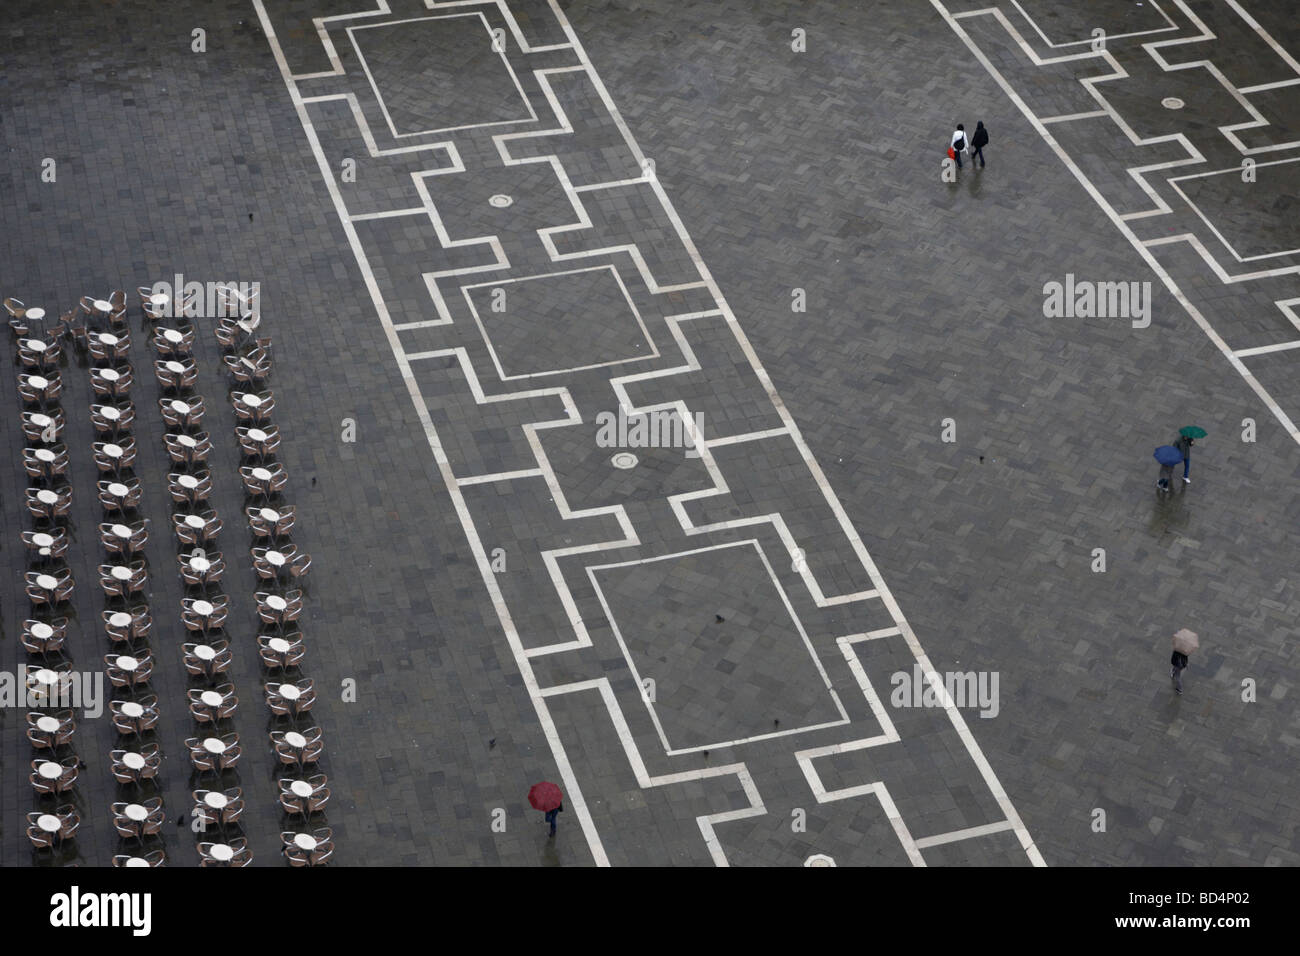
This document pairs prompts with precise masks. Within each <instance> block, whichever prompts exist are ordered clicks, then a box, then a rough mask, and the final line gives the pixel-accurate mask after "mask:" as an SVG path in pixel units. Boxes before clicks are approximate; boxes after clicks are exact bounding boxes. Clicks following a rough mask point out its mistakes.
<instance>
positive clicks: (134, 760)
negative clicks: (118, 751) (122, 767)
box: [122, 751, 144, 770]
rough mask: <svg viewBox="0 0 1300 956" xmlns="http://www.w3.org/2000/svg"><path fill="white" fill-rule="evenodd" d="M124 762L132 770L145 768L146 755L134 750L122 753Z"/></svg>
mask: <svg viewBox="0 0 1300 956" xmlns="http://www.w3.org/2000/svg"><path fill="white" fill-rule="evenodd" d="M122 763H124V764H126V765H127V767H128V768H130V769H131V770H143V769H144V756H143V755H142V754H138V753H135V752H134V751H132V752H131V753H125V754H122Z"/></svg>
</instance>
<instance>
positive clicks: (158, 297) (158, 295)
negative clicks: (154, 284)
mask: <svg viewBox="0 0 1300 956" xmlns="http://www.w3.org/2000/svg"><path fill="white" fill-rule="evenodd" d="M170 301H171V299H170V298H169V297H168V295H167V293H166V292H155V293H154V294H153V295H151V296H149V304H150V305H166V304H167V303H168V302H170Z"/></svg>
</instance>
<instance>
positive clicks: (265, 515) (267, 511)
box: [257, 508, 280, 521]
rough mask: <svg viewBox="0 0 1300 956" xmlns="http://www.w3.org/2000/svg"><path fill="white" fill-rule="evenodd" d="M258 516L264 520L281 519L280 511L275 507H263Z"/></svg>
mask: <svg viewBox="0 0 1300 956" xmlns="http://www.w3.org/2000/svg"><path fill="white" fill-rule="evenodd" d="M257 516H258V517H259V518H261V519H262V520H263V521H279V520H280V512H278V511H276V510H275V509H274V508H263V509H262V510H260V511H259V512H258V513H257Z"/></svg>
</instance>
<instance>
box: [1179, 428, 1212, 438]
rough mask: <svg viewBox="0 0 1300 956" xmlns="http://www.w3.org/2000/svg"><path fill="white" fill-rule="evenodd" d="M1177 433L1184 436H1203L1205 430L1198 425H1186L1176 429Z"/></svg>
mask: <svg viewBox="0 0 1300 956" xmlns="http://www.w3.org/2000/svg"><path fill="white" fill-rule="evenodd" d="M1178 434H1180V435H1182V436H1183V437H1184V438H1204V437H1205V435H1206V431H1205V429H1204V428H1201V427H1200V426H1198V425H1188V426H1187V427H1186V428H1180V429H1178Z"/></svg>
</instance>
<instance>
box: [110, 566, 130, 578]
mask: <svg viewBox="0 0 1300 956" xmlns="http://www.w3.org/2000/svg"><path fill="white" fill-rule="evenodd" d="M108 573H109V574H111V575H112V576H113V577H115V578H117V580H119V581H129V580H130V579H131V569H130V568H128V567H127V566H126V565H125V564H115V565H113V570H111V571H109V572H108Z"/></svg>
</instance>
